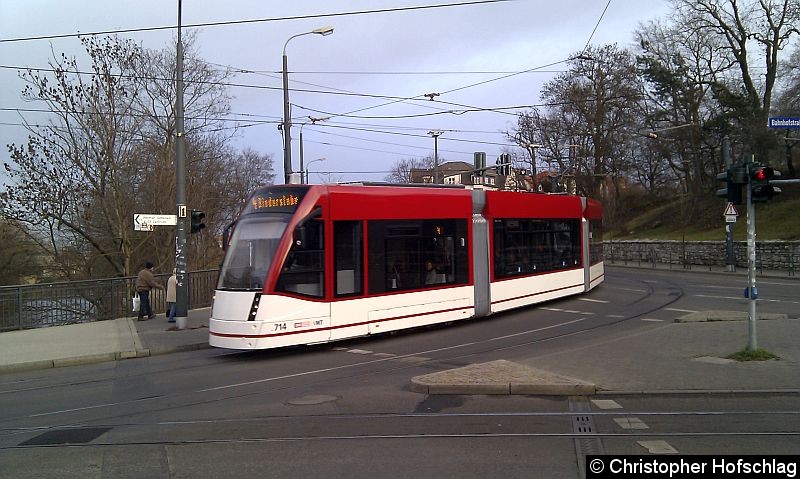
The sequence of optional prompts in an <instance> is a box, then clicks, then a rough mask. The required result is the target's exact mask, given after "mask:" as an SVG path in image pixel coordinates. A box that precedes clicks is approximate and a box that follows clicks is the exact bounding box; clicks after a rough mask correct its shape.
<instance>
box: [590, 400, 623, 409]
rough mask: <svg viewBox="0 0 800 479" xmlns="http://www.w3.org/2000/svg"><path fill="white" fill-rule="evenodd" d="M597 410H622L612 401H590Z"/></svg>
mask: <svg viewBox="0 0 800 479" xmlns="http://www.w3.org/2000/svg"><path fill="white" fill-rule="evenodd" d="M592 403H593V404H594V405H595V406H596V407H597V408H598V409H622V406H621V405H620V404H619V403H618V402H617V401H614V400H613V399H592Z"/></svg>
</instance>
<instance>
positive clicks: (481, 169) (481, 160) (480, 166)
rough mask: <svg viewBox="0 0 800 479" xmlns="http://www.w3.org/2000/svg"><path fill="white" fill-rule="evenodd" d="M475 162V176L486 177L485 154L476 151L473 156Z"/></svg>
mask: <svg viewBox="0 0 800 479" xmlns="http://www.w3.org/2000/svg"><path fill="white" fill-rule="evenodd" d="M473 159H474V162H475V176H486V152H484V151H476V152H475V153H474V154H473Z"/></svg>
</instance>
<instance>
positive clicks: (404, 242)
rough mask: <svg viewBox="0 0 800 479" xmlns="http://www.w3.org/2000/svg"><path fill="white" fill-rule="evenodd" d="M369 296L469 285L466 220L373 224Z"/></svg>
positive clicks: (371, 225) (369, 256)
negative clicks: (443, 286) (444, 286)
mask: <svg viewBox="0 0 800 479" xmlns="http://www.w3.org/2000/svg"><path fill="white" fill-rule="evenodd" d="M368 237H369V248H368V260H369V292H370V294H375V293H385V292H393V291H403V290H415V289H425V288H435V287H439V286H442V285H452V284H466V283H467V282H469V272H468V270H467V267H468V265H467V263H468V250H467V246H468V245H467V222H466V220H409V221H370V222H369V224H368Z"/></svg>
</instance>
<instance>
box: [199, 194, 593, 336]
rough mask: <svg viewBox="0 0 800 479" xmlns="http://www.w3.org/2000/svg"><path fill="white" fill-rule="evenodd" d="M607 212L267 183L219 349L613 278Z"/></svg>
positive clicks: (231, 244)
mask: <svg viewBox="0 0 800 479" xmlns="http://www.w3.org/2000/svg"><path fill="white" fill-rule="evenodd" d="M601 222H602V206H601V205H600V203H599V202H597V201H594V200H591V199H587V198H582V197H577V196H563V195H547V194H538V193H517V192H509V191H488V190H468V189H457V188H436V187H427V188H426V187H400V186H386V185H381V186H369V185H367V186H364V185H280V186H264V187H261V188H259V189H257V190H256V191H255V192H254V193H253V194H252V195H251V197H250V198H249V200H248V202H247V205H246V206H245V208H244V209H243V211H242V212H241V214H240V216H239V218H238V220H237V222H236V224H235V227H234V229H233V233H232V235H231V236H230V238H227V235H226V239H225V243H226V245H227V251H226V255H225V259H224V261H223V264H222V269H221V271H220V278H219V283H218V285H217V290H216V292H215V296H214V303H213V307H212V312H211V320H210V324H209V334H210V340H209V342H210V344H211V345H212V346H217V347H222V348H231V349H265V348H275V347H282V346H289V345H296V344H313V343H323V342H328V341H336V340H340V339H345V338H352V337H357V336H365V335H369V334H376V333H384V332H388V331H394V330H399V329H405V328H413V327H418V326H423V325H428V324H435V323H441V322H445V321H453V320H457V319H467V318H473V317H480V316H486V315H489V314H492V313H495V312H498V311H504V310H507V309H511V308H517V307H520V306H526V305H530V304H533V303H538V302H542V301H548V300H552V299H554V298H559V297H562V296H567V295H573V294H578V293H582V292H584V291H588V290H590V289H592V288H593V287H595V286H597V285H598V284H600V283H601V282H602V281H603V275H604V272H603V258H602V245H601V241H602V233H601Z"/></svg>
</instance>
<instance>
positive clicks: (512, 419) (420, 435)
mask: <svg viewBox="0 0 800 479" xmlns="http://www.w3.org/2000/svg"><path fill="white" fill-rule="evenodd" d="M575 414H576V413H575V412H574V411H554V412H531V411H525V412H505V413H476V412H470V413H382V414H328V415H298V416H249V417H240V418H216V419H202V420H185V421H129V422H107V423H96V424H92V425H75V426H71V427H68V428H62V429H61V431H67V432H68V433H67V434H66V435H64V437H61V438H59V439H53V438H51V437H48V436H47V435H46V434H47V431H46V430H31V431H28V432H36V433H39V434H37V435H36V436H33V437H32V438H29V439H27V440H26V441H23V442H21V443H19V444H15V445H8V446H0V451H11V450H18V449H39V448H79V447H108V446H130V447H135V446H144V445H192V444H222V443H250V442H292V441H331V440H380V439H436V438H449V439H457V438H483V439H493V438H564V439H603V440H607V439H615V440H616V439H624V440H642V439H648V438H665V439H670V440H676V439H688V440H692V439H703V438H738V439H740V440H748V439H753V438H755V439H758V440H763V439H770V438H789V439H791V440H795V439H800V430H797V429H795V430H790V429H789V428H785V429H784V430H777V431H776V430H774V429H773V430H771V429H770V428H768V427H764V426H771V425H773V424H775V423H776V422H783V423H784V424H792V423H795V424H796V419H797V416H798V415H800V412H798V411H796V410H759V411H755V410H738V411H723V410H708V411H701V410H691V411H643V410H639V411H636V410H634V411H625V412H608V411H588V412H581V413H580V414H581V415H583V416H589V417H591V418H592V419H594V420H601V419H602V420H604V423H603V424H604V425H603V426H602V427H601V428H599V429H596V430H594V431H592V432H586V433H583V432H578V431H575V430H573V429H572V426H571V421H572V419H573V417H574V416H575ZM631 416H633V417H636V418H644V419H646V420H647V419H648V418H658V419H659V420H660V423H659V424H658V426H657V427H654V428H652V429H620V428H617V427H615V426H613V425H611V426H609V425H608V424H610V423H611V420H616V419H619V418H623V417H631ZM743 419H747V422H746V424H747V425H749V426H750V427H742V423H743ZM687 420H691V421H693V423H694V424H695V426H694V427H693V430H688V431H679V430H675V429H676V428H679V427H682V425H683V424H684V423H685V421H687ZM669 421H672V422H669ZM703 421H705V422H703ZM231 425H236V426H237V427H231ZM222 426H224V427H222ZM755 426H762V427H755ZM715 428H716V429H717V430H710V429H715ZM91 430H103V431H104V433H103V434H105V432H108V431H113V434H112V435H111V436H113V437H108V436H106V437H105V439H103V440H92V441H86V442H83V443H81V442H79V441H69V437H68V436H69V432H70V431H71V432H72V433H73V435H74V436H75V437H77V436H80V435H81V434H82V433H85V432H86V431H91ZM143 430H153V431H159V436H162V437H163V436H166V437H165V438H163V439H153V440H147V439H139V440H136V441H133V440H125V439H124V438H126V437H129V436H131V435H135V436H136V437H141V432H142V431H143ZM209 430H213V431H214V432H213V434H209V433H208V431H209ZM221 430H222V431H226V432H228V433H227V434H225V433H220V432H219V431H221ZM320 430H324V431H325V434H319V433H315V431H320ZM287 431H292V434H291V435H290V434H286V432H287ZM412 431H413V432H412ZM59 441H61V442H59Z"/></svg>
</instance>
